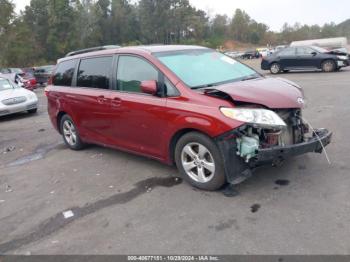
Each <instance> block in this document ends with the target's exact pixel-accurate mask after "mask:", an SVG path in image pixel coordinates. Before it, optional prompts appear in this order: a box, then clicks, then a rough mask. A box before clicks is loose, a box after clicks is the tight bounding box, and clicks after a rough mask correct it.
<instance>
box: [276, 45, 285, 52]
mask: <svg viewBox="0 0 350 262" xmlns="http://www.w3.org/2000/svg"><path fill="white" fill-rule="evenodd" d="M286 47H287V46H286V45H278V46H276V47H275V48H274V53H277V52H279V51H281V50H282V49H284V48H286Z"/></svg>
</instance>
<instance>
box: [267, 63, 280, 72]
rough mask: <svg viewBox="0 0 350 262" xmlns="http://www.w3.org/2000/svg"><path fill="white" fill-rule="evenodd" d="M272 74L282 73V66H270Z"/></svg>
mask: <svg viewBox="0 0 350 262" xmlns="http://www.w3.org/2000/svg"><path fill="white" fill-rule="evenodd" d="M270 72H271V74H274V75H275V74H279V73H280V72H281V66H280V64H279V63H272V64H271V65H270Z"/></svg>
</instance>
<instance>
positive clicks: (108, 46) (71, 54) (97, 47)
mask: <svg viewBox="0 0 350 262" xmlns="http://www.w3.org/2000/svg"><path fill="white" fill-rule="evenodd" d="M115 48H120V46H119V45H104V46H96V47H91V48H86V49H81V50H76V51H72V52H69V53H68V54H66V57H67V56H73V55H79V54H84V53H89V52H93V51H100V50H106V49H115Z"/></svg>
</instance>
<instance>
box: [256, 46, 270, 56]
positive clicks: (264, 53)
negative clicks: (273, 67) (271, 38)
mask: <svg viewBox="0 0 350 262" xmlns="http://www.w3.org/2000/svg"><path fill="white" fill-rule="evenodd" d="M256 51H258V53H259V55H260V57H265V56H268V55H270V50H269V49H268V48H266V47H263V48H257V49H256Z"/></svg>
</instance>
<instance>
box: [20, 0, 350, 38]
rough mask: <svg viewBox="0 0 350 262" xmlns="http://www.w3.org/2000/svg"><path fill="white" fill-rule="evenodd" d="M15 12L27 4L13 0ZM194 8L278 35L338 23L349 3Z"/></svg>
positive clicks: (221, 0)
mask: <svg viewBox="0 0 350 262" xmlns="http://www.w3.org/2000/svg"><path fill="white" fill-rule="evenodd" d="M13 2H14V3H15V4H16V6H17V9H16V10H17V11H18V10H21V9H23V8H24V6H25V5H27V4H29V3H30V0H13ZM190 2H191V4H193V5H194V6H196V7H197V8H200V9H203V10H205V11H209V13H210V15H211V16H214V15H215V14H227V15H228V16H229V17H231V16H232V15H233V13H234V10H235V9H236V8H241V9H243V10H245V11H246V12H247V13H248V14H249V15H250V17H251V18H253V19H255V20H256V21H257V22H263V23H265V24H267V25H268V26H269V27H270V29H272V30H274V31H279V30H280V29H281V28H282V25H283V23H284V22H287V23H289V24H294V23H295V22H300V23H302V24H309V25H311V24H319V25H323V24H324V23H329V22H335V23H340V22H342V21H344V20H346V19H349V18H350V11H349V10H350V0H190Z"/></svg>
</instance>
